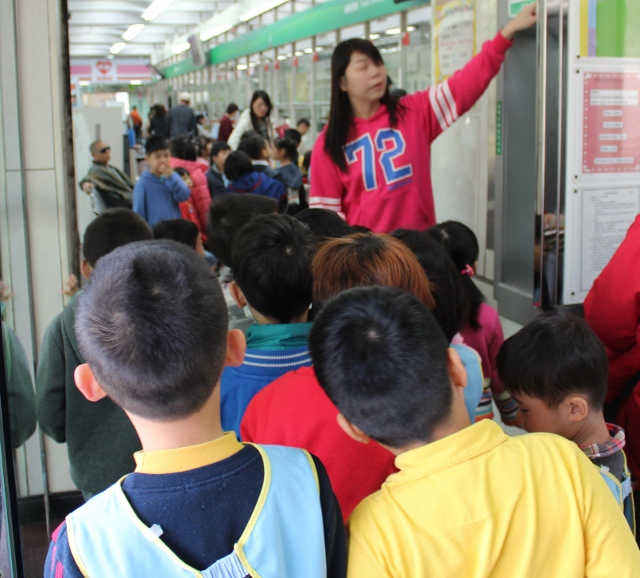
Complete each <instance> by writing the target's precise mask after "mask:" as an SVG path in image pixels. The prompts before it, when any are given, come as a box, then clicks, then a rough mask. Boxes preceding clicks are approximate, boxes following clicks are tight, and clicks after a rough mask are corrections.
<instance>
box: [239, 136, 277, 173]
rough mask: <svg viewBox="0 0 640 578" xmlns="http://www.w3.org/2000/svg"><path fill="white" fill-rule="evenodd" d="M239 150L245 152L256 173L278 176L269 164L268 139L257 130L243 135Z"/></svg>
mask: <svg viewBox="0 0 640 578" xmlns="http://www.w3.org/2000/svg"><path fill="white" fill-rule="evenodd" d="M238 150H239V151H242V152H243V153H245V154H246V155H247V156H248V157H249V158H250V159H251V164H252V165H253V170H254V171H255V172H256V173H264V174H265V175H267V176H268V177H271V178H272V179H275V178H276V171H275V170H274V169H273V168H271V165H270V164H269V156H270V154H269V147H268V143H267V139H265V138H264V137H263V136H261V135H259V134H258V133H257V132H253V131H252V132H251V133H250V134H247V135H243V138H242V139H241V140H240V144H239V145H238Z"/></svg>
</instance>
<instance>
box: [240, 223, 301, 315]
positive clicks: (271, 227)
mask: <svg viewBox="0 0 640 578" xmlns="http://www.w3.org/2000/svg"><path fill="white" fill-rule="evenodd" d="M232 265H233V266H232V269H233V278H234V281H235V282H236V283H237V284H238V286H239V287H240V289H241V290H242V293H244V296H245V297H246V299H247V302H248V303H249V305H251V307H253V308H254V309H255V310H256V311H258V312H259V313H261V314H262V315H264V316H265V317H267V318H269V319H271V320H273V321H276V322H277V323H289V322H291V320H292V319H294V318H295V317H299V316H300V315H302V314H303V313H304V312H305V311H308V310H309V305H311V296H312V292H313V278H312V275H311V240H310V235H309V232H308V230H307V228H306V227H305V226H304V225H303V224H302V223H300V221H297V220H296V219H294V218H293V217H288V216H286V215H263V216H259V217H254V218H253V219H251V221H249V223H248V224H247V225H245V226H244V227H243V228H242V229H241V230H240V232H239V233H238V235H237V236H236V240H235V242H234V244H233V258H232Z"/></svg>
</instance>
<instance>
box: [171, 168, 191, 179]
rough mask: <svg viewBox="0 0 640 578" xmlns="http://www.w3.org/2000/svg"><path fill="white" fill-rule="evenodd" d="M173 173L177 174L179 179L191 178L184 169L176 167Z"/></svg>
mask: <svg viewBox="0 0 640 578" xmlns="http://www.w3.org/2000/svg"><path fill="white" fill-rule="evenodd" d="M173 172H174V173H177V174H179V175H180V176H181V177H190V176H191V173H190V172H189V171H188V170H187V169H185V168H184V167H176V168H175V169H173Z"/></svg>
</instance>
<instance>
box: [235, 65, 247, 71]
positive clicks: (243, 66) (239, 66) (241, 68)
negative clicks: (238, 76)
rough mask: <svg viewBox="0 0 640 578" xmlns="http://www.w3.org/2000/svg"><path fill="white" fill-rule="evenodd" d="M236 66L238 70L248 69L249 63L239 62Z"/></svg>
mask: <svg viewBox="0 0 640 578" xmlns="http://www.w3.org/2000/svg"><path fill="white" fill-rule="evenodd" d="M236 68H237V69H238V70H247V65H246V64H238V66H236Z"/></svg>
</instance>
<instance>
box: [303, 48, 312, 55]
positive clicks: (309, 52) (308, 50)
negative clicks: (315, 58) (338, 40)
mask: <svg viewBox="0 0 640 578" xmlns="http://www.w3.org/2000/svg"><path fill="white" fill-rule="evenodd" d="M304 51H305V53H306V54H311V53H312V52H313V48H305V49H304Z"/></svg>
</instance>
